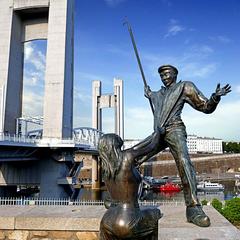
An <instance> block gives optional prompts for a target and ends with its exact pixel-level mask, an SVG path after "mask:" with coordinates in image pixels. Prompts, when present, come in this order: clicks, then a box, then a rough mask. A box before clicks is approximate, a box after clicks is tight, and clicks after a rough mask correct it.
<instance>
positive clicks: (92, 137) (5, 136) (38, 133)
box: [0, 127, 103, 149]
mask: <svg viewBox="0 0 240 240" xmlns="http://www.w3.org/2000/svg"><path fill="white" fill-rule="evenodd" d="M102 134H103V133H102V132H100V131H98V130H97V129H94V128H89V127H81V128H75V129H73V137H72V138H67V139H58V138H42V130H35V131H31V132H29V135H27V136H23V135H16V134H9V133H3V132H0V142H4V143H5V144H11V143H13V144H21V143H23V144H29V145H30V144H31V145H37V146H45V145H47V144H48V145H60V144H75V145H76V144H79V145H86V146H89V147H90V148H94V149H96V148H97V144H98V140H99V138H100V136H101V135H102Z"/></svg>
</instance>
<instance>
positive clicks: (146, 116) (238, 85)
mask: <svg viewBox="0 0 240 240" xmlns="http://www.w3.org/2000/svg"><path fill="white" fill-rule="evenodd" d="M125 16H127V17H128V20H129V22H130V23H131V25H132V28H133V32H134V36H135V39H136V43H137V47H138V50H139V54H140V57H141V61H142V65H143V68H144V72H145V76H146V79H147V82H148V84H149V85H150V87H151V89H152V90H158V89H159V88H160V87H161V81H160V79H159V76H158V73H157V69H158V67H159V66H160V65H163V64H172V65H175V66H176V67H177V68H178V69H179V77H178V79H179V80H190V81H193V82H194V83H195V84H196V85H197V87H198V88H199V89H200V90H201V91H202V92H203V93H204V95H205V96H207V97H209V96H210V95H211V93H212V92H214V91H215V88H216V85H217V83H221V84H222V85H225V84H226V83H230V84H231V85H232V92H231V93H230V94H229V95H228V96H225V97H223V98H222V101H221V102H220V104H219V106H218V108H217V110H216V111H215V112H214V113H213V114H211V115H206V114H203V113H199V112H197V111H195V110H194V109H192V108H191V107H189V106H187V105H185V109H184V111H183V114H182V117H183V120H184V122H185V124H186V126H187V132H188V134H197V135H199V136H208V137H218V138H222V139H224V140H235V141H240V136H239V134H240V125H239V120H240V107H239V106H240V98H239V97H240V81H239V73H238V72H237V70H238V69H240V61H239V56H240V33H239V25H240V2H239V1H238V0H228V1H226V0H212V1H209V0H201V1H200V0H199V1H196V0H195V1H194V0H182V1H180V0H76V9H75V64H74V68H75V72H74V126H75V127H80V126H88V127H89V126H91V87H92V81H93V80H101V81H102V87H103V93H112V92H113V79H114V77H116V78H120V79H123V81H124V109H125V111H124V119H125V138H144V137H146V136H147V135H149V134H151V132H152V129H153V118H152V113H151V110H150V107H149V103H148V101H147V99H146V98H145V97H144V95H143V83H142V79H141V75H140V72H139V69H138V65H137V62H136V58H135V55H134V51H133V48H132V45H131V41H130V37H129V34H128V31H127V28H126V26H125V27H124V26H123V19H124V17H125ZM45 52H46V42H45V41H35V42H31V43H27V44H26V45H25V75H24V106H23V112H24V114H25V115H41V114H42V98H43V92H44V69H45V58H44V55H45ZM33 99H37V101H35V100H34V104H33ZM113 116H114V114H113V110H112V109H104V111H103V121H104V122H103V130H104V132H112V131H113Z"/></svg>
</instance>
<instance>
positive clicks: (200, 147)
mask: <svg viewBox="0 0 240 240" xmlns="http://www.w3.org/2000/svg"><path fill="white" fill-rule="evenodd" d="M140 141H141V140H140V139H126V140H125V141H124V149H127V148H130V147H132V146H134V145H136V144H138V143H139V142H140ZM187 146H188V151H189V153H214V154H222V153H223V148H222V139H218V138H209V137H198V136H196V135H188V137H187Z"/></svg>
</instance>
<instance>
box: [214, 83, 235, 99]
mask: <svg viewBox="0 0 240 240" xmlns="http://www.w3.org/2000/svg"><path fill="white" fill-rule="evenodd" d="M231 91H232V90H231V86H230V85H229V84H227V85H225V86H224V87H223V88H221V87H220V83H219V84H218V85H217V88H216V91H215V96H216V97H217V98H218V97H221V96H225V95H227V94H228V93H229V92H231Z"/></svg>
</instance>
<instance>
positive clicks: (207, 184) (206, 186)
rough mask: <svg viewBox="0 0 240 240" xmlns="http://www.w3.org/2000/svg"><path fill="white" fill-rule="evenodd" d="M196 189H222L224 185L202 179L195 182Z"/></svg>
mask: <svg viewBox="0 0 240 240" xmlns="http://www.w3.org/2000/svg"><path fill="white" fill-rule="evenodd" d="M197 190H200V191H212V190H215V191H223V190H224V186H223V185H222V184H220V183H212V182H210V181H202V182H199V183H198V184H197Z"/></svg>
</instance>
